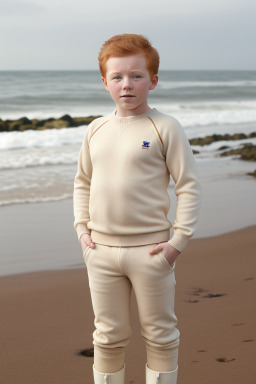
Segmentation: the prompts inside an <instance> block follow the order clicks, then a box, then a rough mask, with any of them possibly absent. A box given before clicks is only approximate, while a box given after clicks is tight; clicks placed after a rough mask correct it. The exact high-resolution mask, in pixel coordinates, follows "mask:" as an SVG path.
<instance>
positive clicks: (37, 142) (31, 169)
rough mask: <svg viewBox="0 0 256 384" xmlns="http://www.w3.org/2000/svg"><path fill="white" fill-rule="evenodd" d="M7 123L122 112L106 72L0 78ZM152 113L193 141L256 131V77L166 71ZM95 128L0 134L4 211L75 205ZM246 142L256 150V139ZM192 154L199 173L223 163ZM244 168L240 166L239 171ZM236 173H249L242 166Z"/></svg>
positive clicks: (205, 150)
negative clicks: (78, 176)
mask: <svg viewBox="0 0 256 384" xmlns="http://www.w3.org/2000/svg"><path fill="white" fill-rule="evenodd" d="M0 90H1V92H0V118H1V119H3V120H5V119H18V118H20V117H24V116H26V117H28V118H29V119H32V118H38V119H43V118H49V117H54V118H59V117H61V116H62V115H64V114H69V115H71V116H72V117H79V116H89V115H104V114H108V113H111V112H112V111H113V110H114V109H115V105H114V103H113V101H112V99H111V98H110V95H109V93H108V92H107V91H106V90H105V88H104V86H103V84H102V81H101V77H100V73H99V72H98V71H0ZM149 105H150V106H151V107H152V108H153V107H155V108H157V109H159V110H160V111H161V112H164V113H167V114H169V115H172V116H174V117H176V118H177V119H178V120H179V121H180V123H181V124H182V125H183V127H184V129H185V132H186V134H187V136H188V138H189V139H191V138H195V137H204V136H207V135H211V134H213V133H220V134H225V133H230V134H232V133H240V132H243V133H250V132H253V131H256V71H160V72H159V83H158V85H157V87H156V88H155V89H154V90H153V91H150V94H149ZM86 129H87V126H80V127H77V128H63V129H49V130H43V131H32V130H30V131H24V132H1V133H0V206H3V205H9V204H16V203H33V202H44V201H54V200H61V199H66V198H70V197H72V193H73V181H74V176H75V173H76V168H77V159H78V153H79V149H80V147H81V144H82V140H83V137H84V134H85V132H86ZM245 142H252V143H254V144H255V143H256V139H248V140H247V141H246V140H244V141H243V143H245ZM240 144H241V141H228V142H225V141H221V142H215V143H212V144H211V145H208V146H204V147H200V146H192V148H193V149H197V150H198V151H199V152H200V153H199V154H198V155H196V161H197V162H198V166H199V168H200V167H201V169H202V174H203V170H204V169H205V165H206V164H209V163H210V164H212V163H213V162H215V164H216V163H218V166H219V167H220V168H222V169H225V166H226V161H227V159H225V158H217V157H216V154H217V153H218V148H220V147H221V146H223V145H228V146H229V147H231V148H237V147H238V146H239V145H240ZM237 164H238V163H237ZM239 164H240V165H236V166H237V167H238V168H239V167H242V168H243V169H244V168H245V165H244V164H242V162H240V163H239Z"/></svg>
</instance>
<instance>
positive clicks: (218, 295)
mask: <svg viewBox="0 0 256 384" xmlns="http://www.w3.org/2000/svg"><path fill="white" fill-rule="evenodd" d="M221 296H225V293H208V295H205V296H203V297H205V298H206V299H212V298H213V297H221Z"/></svg>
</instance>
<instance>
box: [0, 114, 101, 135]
mask: <svg viewBox="0 0 256 384" xmlns="http://www.w3.org/2000/svg"><path fill="white" fill-rule="evenodd" d="M97 117H100V116H87V117H73V118H72V117H71V116H69V115H64V116H62V117H60V118H59V119H54V118H49V119H45V120H38V119H33V120H29V119H28V118H27V117H21V118H20V119H18V120H2V119H0V132H12V131H20V132H22V131H26V130H28V129H33V130H41V129H52V128H55V129H59V128H71V127H78V126H79V125H88V124H90V123H91V122H92V121H93V120H94V119H96V118H97Z"/></svg>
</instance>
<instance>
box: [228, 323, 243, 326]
mask: <svg viewBox="0 0 256 384" xmlns="http://www.w3.org/2000/svg"><path fill="white" fill-rule="evenodd" d="M231 325H232V327H239V326H240V325H245V323H234V324H231Z"/></svg>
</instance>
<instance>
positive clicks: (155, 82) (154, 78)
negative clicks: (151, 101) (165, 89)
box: [149, 74, 158, 90]
mask: <svg viewBox="0 0 256 384" xmlns="http://www.w3.org/2000/svg"><path fill="white" fill-rule="evenodd" d="M157 83H158V75H157V74H156V75H154V76H153V78H152V80H151V85H150V87H149V89H150V90H151V89H154V88H155V87H156V86H157Z"/></svg>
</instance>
